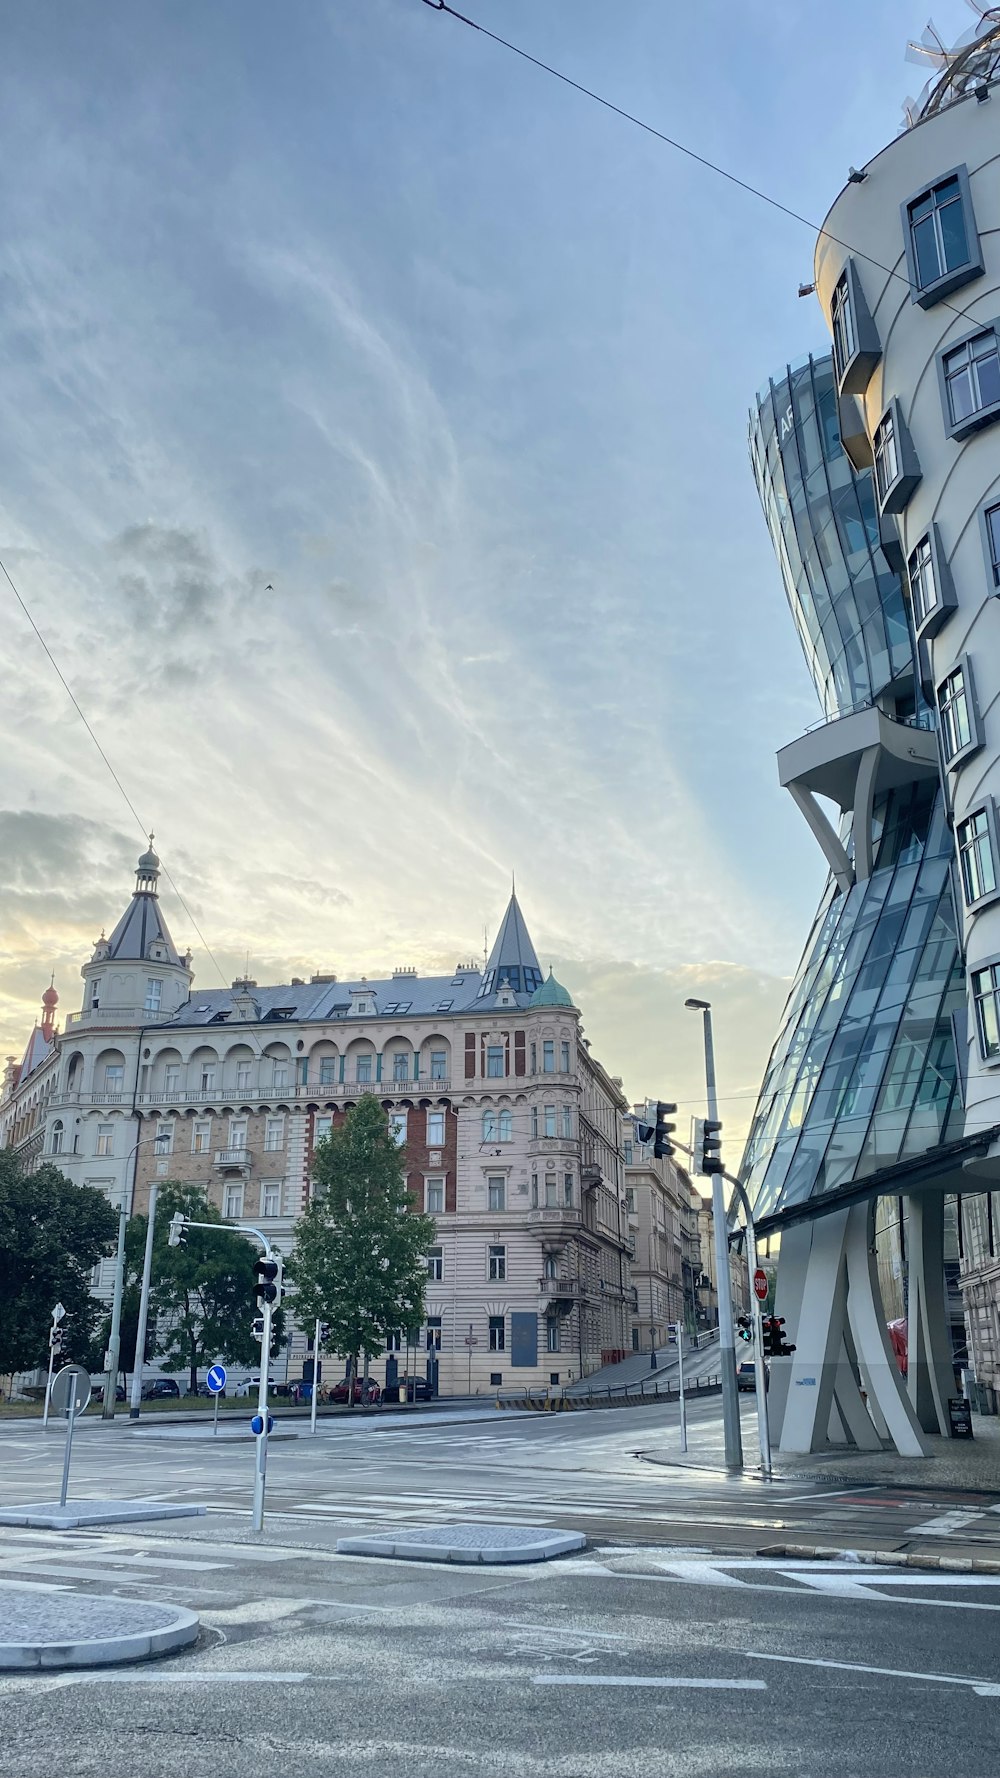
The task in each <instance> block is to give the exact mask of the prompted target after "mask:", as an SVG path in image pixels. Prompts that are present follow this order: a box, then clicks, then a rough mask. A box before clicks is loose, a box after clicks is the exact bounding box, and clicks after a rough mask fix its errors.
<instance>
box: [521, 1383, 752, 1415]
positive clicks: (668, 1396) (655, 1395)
mask: <svg viewBox="0 0 1000 1778" xmlns="http://www.w3.org/2000/svg"><path fill="white" fill-rule="evenodd" d="M573 1388H574V1393H573V1394H572V1395H570V1394H569V1393H568V1391H567V1390H566V1389H556V1388H549V1389H545V1388H540V1387H535V1388H533V1387H532V1386H531V1385H530V1384H528V1383H526V1384H525V1385H524V1386H523V1388H521V1389H498V1390H497V1395H496V1405H497V1407H498V1408H521V1409H527V1410H529V1411H531V1410H534V1411H535V1412H541V1413H559V1412H567V1413H569V1412H572V1411H573V1410H574V1409H575V1408H613V1407H619V1408H624V1407H640V1406H641V1405H642V1403H643V1402H654V1401H667V1402H669V1401H679V1400H680V1389H679V1388H678V1386H677V1380H676V1378H674V1379H672V1380H671V1379H667V1378H663V1379H661V1378H659V1377H658V1376H657V1375H656V1374H655V1373H653V1374H650V1375H649V1376H648V1377H642V1378H640V1380H639V1381H638V1382H633V1383H605V1384H601V1385H599V1386H598V1387H596V1388H591V1389H587V1390H581V1389H580V1387H579V1385H578V1384H574V1385H573ZM721 1388H722V1378H721V1377H720V1376H712V1377H692V1378H691V1380H690V1382H685V1385H684V1399H685V1401H690V1400H692V1399H697V1398H698V1397H700V1396H704V1395H718V1393H719V1392H720V1390H721Z"/></svg>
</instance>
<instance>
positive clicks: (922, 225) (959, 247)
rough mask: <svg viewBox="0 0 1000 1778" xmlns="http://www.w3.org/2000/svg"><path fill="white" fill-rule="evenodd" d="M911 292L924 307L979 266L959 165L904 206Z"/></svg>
mask: <svg viewBox="0 0 1000 1778" xmlns="http://www.w3.org/2000/svg"><path fill="white" fill-rule="evenodd" d="M903 218H904V224H903V227H904V241H905V245H906V262H907V268H908V271H909V274H910V286H911V289H910V296H911V300H912V301H913V302H917V303H919V304H920V306H921V308H924V309H929V308H930V307H931V305H932V304H933V303H936V302H938V301H940V299H941V297H943V296H947V295H948V293H949V292H950V291H952V290H957V289H958V288H959V286H960V285H962V284H966V283H967V282H968V280H969V279H970V278H974V277H976V275H977V274H978V273H979V272H981V271H982V269H983V261H982V256H981V253H980V248H979V237H978V235H977V233H976V223H975V217H974V216H973V213H972V197H971V193H970V191H969V177H968V174H967V172H966V170H965V168H964V167H956V168H954V170H953V171H952V172H950V173H946V174H944V176H943V177H942V178H941V179H939V180H938V181H937V182H936V184H934V185H932V186H930V187H929V188H928V190H926V191H921V192H918V194H917V196H916V197H913V198H910V199H909V201H908V202H907V203H906V204H905V205H904V206H903Z"/></svg>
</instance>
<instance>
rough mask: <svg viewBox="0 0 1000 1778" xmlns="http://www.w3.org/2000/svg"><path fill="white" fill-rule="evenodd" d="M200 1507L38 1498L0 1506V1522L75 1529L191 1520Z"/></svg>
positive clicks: (138, 1502)
mask: <svg viewBox="0 0 1000 1778" xmlns="http://www.w3.org/2000/svg"><path fill="white" fill-rule="evenodd" d="M207 1510H208V1509H207V1507H204V1506H173V1505H168V1504H167V1502H166V1501H162V1500H67V1502H66V1504H65V1506H60V1504H59V1502H58V1500H42V1501H38V1502H37V1503H36V1504H34V1505H32V1506H5V1507H0V1525H19V1526H20V1525H29V1526H33V1527H35V1528H41V1529H44V1530H46V1531H75V1530H76V1529H77V1528H78V1527H79V1526H81V1525H130V1524H132V1523H133V1522H135V1521H136V1520H140V1519H192V1518H196V1517H199V1516H200V1515H201V1514H202V1513H205V1512H207Z"/></svg>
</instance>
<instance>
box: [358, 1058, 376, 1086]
mask: <svg viewBox="0 0 1000 1778" xmlns="http://www.w3.org/2000/svg"><path fill="white" fill-rule="evenodd" d="M371 1077H372V1059H371V1056H370V1055H367V1056H358V1057H357V1058H356V1059H355V1063H354V1078H355V1080H360V1081H363V1082H366V1083H367V1082H368V1081H370V1080H371Z"/></svg>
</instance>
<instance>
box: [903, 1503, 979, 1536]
mask: <svg viewBox="0 0 1000 1778" xmlns="http://www.w3.org/2000/svg"><path fill="white" fill-rule="evenodd" d="M985 1511H986V1509H985V1507H981V1506H980V1507H977V1508H976V1510H975V1511H974V1512H969V1511H967V1510H966V1511H962V1512H953V1513H939V1514H938V1516H937V1518H936V1519H924V1520H923V1522H922V1523H921V1524H919V1525H910V1526H908V1527H907V1531H906V1535H907V1537H950V1536H951V1534H952V1532H953V1531H961V1529H962V1527H963V1525H971V1524H972V1522H973V1520H974V1519H981V1518H982V1517H983V1515H984V1513H985Z"/></svg>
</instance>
